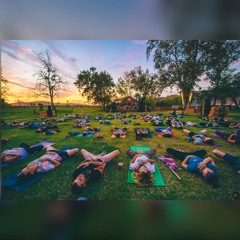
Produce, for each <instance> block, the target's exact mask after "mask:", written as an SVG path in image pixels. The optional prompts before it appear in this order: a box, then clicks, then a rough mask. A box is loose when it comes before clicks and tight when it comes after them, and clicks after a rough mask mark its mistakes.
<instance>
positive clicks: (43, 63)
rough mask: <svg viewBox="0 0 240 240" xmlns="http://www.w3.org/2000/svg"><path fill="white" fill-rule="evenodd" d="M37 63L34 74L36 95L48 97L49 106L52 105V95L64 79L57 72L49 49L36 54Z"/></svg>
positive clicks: (63, 82)
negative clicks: (37, 91) (37, 92)
mask: <svg viewBox="0 0 240 240" xmlns="http://www.w3.org/2000/svg"><path fill="white" fill-rule="evenodd" d="M36 57H37V61H38V65H37V66H36V70H35V74H34V76H36V77H37V88H38V90H39V94H36V95H38V96H47V97H50V101H51V107H53V106H54V96H56V94H57V92H58V91H59V90H60V87H61V86H62V85H63V84H66V81H65V80H64V79H63V77H61V76H60V75H59V74H58V69H57V67H56V66H55V65H54V64H53V60H52V54H51V52H50V51H49V50H45V51H43V52H39V53H37V54H36Z"/></svg>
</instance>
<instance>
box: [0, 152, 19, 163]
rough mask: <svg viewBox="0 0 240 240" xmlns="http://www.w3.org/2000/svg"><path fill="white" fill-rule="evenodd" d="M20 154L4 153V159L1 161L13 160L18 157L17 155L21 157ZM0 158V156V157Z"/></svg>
mask: <svg viewBox="0 0 240 240" xmlns="http://www.w3.org/2000/svg"><path fill="white" fill-rule="evenodd" d="M21 156H22V155H21V154H19V153H18V154H17V153H16V154H6V155H5V156H4V158H3V159H4V161H3V162H11V161H13V160H15V159H17V158H19V157H21ZM1 159H2V158H1Z"/></svg>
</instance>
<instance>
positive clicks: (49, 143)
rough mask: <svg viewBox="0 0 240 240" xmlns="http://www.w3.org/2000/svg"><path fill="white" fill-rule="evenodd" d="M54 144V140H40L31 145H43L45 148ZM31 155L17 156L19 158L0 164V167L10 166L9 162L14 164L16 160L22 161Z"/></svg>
mask: <svg viewBox="0 0 240 240" xmlns="http://www.w3.org/2000/svg"><path fill="white" fill-rule="evenodd" d="M53 144H55V143H53V142H40V143H37V144H34V145H32V146H31V147H37V146H43V148H45V147H46V146H47V145H53ZM29 156H30V154H27V155H26V156H24V157H20V158H17V159H15V160H13V161H12V162H9V163H3V164H1V165H0V168H2V167H6V166H8V165H9V164H13V163H14V162H17V161H21V160H23V159H25V158H27V157H29Z"/></svg>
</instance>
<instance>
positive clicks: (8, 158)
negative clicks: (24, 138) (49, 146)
mask: <svg viewBox="0 0 240 240" xmlns="http://www.w3.org/2000/svg"><path fill="white" fill-rule="evenodd" d="M42 149H43V146H36V147H30V146H29V145H27V144H26V143H21V144H20V145H19V147H18V148H12V149H10V150H5V151H3V152H2V153H1V162H2V163H7V162H12V161H13V160H16V159H18V158H21V157H27V155H28V154H32V153H34V152H37V151H40V150H42Z"/></svg>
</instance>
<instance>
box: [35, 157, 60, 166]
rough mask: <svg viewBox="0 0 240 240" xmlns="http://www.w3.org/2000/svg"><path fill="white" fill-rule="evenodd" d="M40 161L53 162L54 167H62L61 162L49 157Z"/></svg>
mask: <svg viewBox="0 0 240 240" xmlns="http://www.w3.org/2000/svg"><path fill="white" fill-rule="evenodd" d="M38 160H39V161H42V162H45V161H49V162H51V163H52V164H53V165H54V167H58V166H60V165H61V163H60V162H59V161H57V160H54V159H52V158H49V157H44V156H43V157H40V158H39V159H38Z"/></svg>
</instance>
